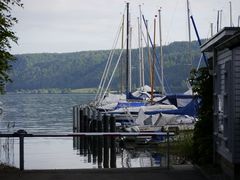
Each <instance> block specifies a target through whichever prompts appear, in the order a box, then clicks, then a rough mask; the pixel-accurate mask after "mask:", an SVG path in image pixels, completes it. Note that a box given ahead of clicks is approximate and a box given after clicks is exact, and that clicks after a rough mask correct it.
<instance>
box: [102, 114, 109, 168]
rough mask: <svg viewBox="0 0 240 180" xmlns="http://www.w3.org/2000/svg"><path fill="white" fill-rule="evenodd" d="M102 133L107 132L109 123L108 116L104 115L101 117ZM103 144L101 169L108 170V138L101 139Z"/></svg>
mask: <svg viewBox="0 0 240 180" xmlns="http://www.w3.org/2000/svg"><path fill="white" fill-rule="evenodd" d="M103 131H104V132H109V121H108V116H107V115H105V114H104V116H103ZM103 144H104V152H103V157H104V159H103V167H104V168H109V141H108V137H107V136H104V138H103Z"/></svg>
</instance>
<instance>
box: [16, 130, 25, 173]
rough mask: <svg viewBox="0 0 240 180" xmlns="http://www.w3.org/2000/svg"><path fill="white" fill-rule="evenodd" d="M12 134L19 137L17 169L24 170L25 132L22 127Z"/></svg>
mask: <svg viewBox="0 0 240 180" xmlns="http://www.w3.org/2000/svg"><path fill="white" fill-rule="evenodd" d="M14 134H16V135H17V137H19V169H20V171H23V170H24V135H25V134H27V132H26V131H25V130H23V129H20V130H18V131H17V132H15V133H14Z"/></svg>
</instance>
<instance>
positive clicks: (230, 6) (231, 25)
mask: <svg viewBox="0 0 240 180" xmlns="http://www.w3.org/2000/svg"><path fill="white" fill-rule="evenodd" d="M229 8H230V27H233V23H232V2H231V1H229Z"/></svg>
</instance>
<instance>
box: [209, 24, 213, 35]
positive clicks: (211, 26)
mask: <svg viewBox="0 0 240 180" xmlns="http://www.w3.org/2000/svg"><path fill="white" fill-rule="evenodd" d="M210 29H211V37H213V23H211V24H210Z"/></svg>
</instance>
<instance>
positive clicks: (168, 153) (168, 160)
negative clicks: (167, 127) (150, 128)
mask: <svg viewBox="0 0 240 180" xmlns="http://www.w3.org/2000/svg"><path fill="white" fill-rule="evenodd" d="M169 155H170V142H169V131H167V169H168V170H169V168H170V157H169Z"/></svg>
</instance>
